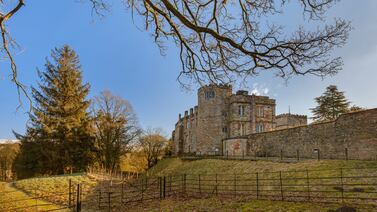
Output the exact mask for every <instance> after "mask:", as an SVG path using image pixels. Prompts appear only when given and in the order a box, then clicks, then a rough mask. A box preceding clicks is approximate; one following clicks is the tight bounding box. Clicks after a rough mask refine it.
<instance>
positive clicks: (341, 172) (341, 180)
mask: <svg viewBox="0 0 377 212" xmlns="http://www.w3.org/2000/svg"><path fill="white" fill-rule="evenodd" d="M340 184H341V188H342V190H341V191H342V203H344V188H343V168H340Z"/></svg>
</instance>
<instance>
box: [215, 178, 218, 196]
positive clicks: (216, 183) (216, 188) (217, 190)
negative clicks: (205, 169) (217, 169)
mask: <svg viewBox="0 0 377 212" xmlns="http://www.w3.org/2000/svg"><path fill="white" fill-rule="evenodd" d="M217 187H218V182H217V174H216V187H215V188H216V196H218V188H217Z"/></svg>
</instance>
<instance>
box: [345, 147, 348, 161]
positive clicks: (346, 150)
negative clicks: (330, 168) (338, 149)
mask: <svg viewBox="0 0 377 212" xmlns="http://www.w3.org/2000/svg"><path fill="white" fill-rule="evenodd" d="M344 153H345V155H346V160H348V148H345V149H344Z"/></svg>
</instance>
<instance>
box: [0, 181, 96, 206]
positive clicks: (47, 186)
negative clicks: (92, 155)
mask: <svg viewBox="0 0 377 212" xmlns="http://www.w3.org/2000/svg"><path fill="white" fill-rule="evenodd" d="M69 179H71V182H72V193H73V196H74V195H75V193H74V192H75V188H76V185H77V184H78V183H81V184H84V185H85V187H86V188H90V187H94V186H95V185H96V183H95V182H93V181H91V180H90V179H89V178H88V177H87V176H85V175H81V174H78V175H72V176H53V177H40V178H30V179H25V180H19V181H16V182H15V183H14V184H13V187H11V186H10V184H6V183H2V184H0V193H1V192H8V191H12V192H9V193H2V194H3V195H0V202H2V201H6V202H7V203H3V204H1V206H0V209H4V208H5V209H6V208H14V207H21V206H32V205H35V203H36V201H35V200H30V198H33V197H38V199H39V200H38V204H39V205H40V204H51V203H54V204H55V205H51V206H46V207H38V209H54V208H57V207H61V206H63V205H67V203H68V193H69V189H68V187H69ZM16 199H20V200H21V199H26V200H23V201H18V202H12V200H16ZM28 199H29V200H28ZM41 199H42V200H45V201H49V202H44V201H41ZM31 210H32V211H35V208H33V209H31ZM0 211H2V210H0ZM21 211H24V210H21Z"/></svg>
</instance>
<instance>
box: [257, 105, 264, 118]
mask: <svg viewBox="0 0 377 212" xmlns="http://www.w3.org/2000/svg"><path fill="white" fill-rule="evenodd" d="M257 114H258V117H264V107H263V106H259V107H257Z"/></svg>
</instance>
